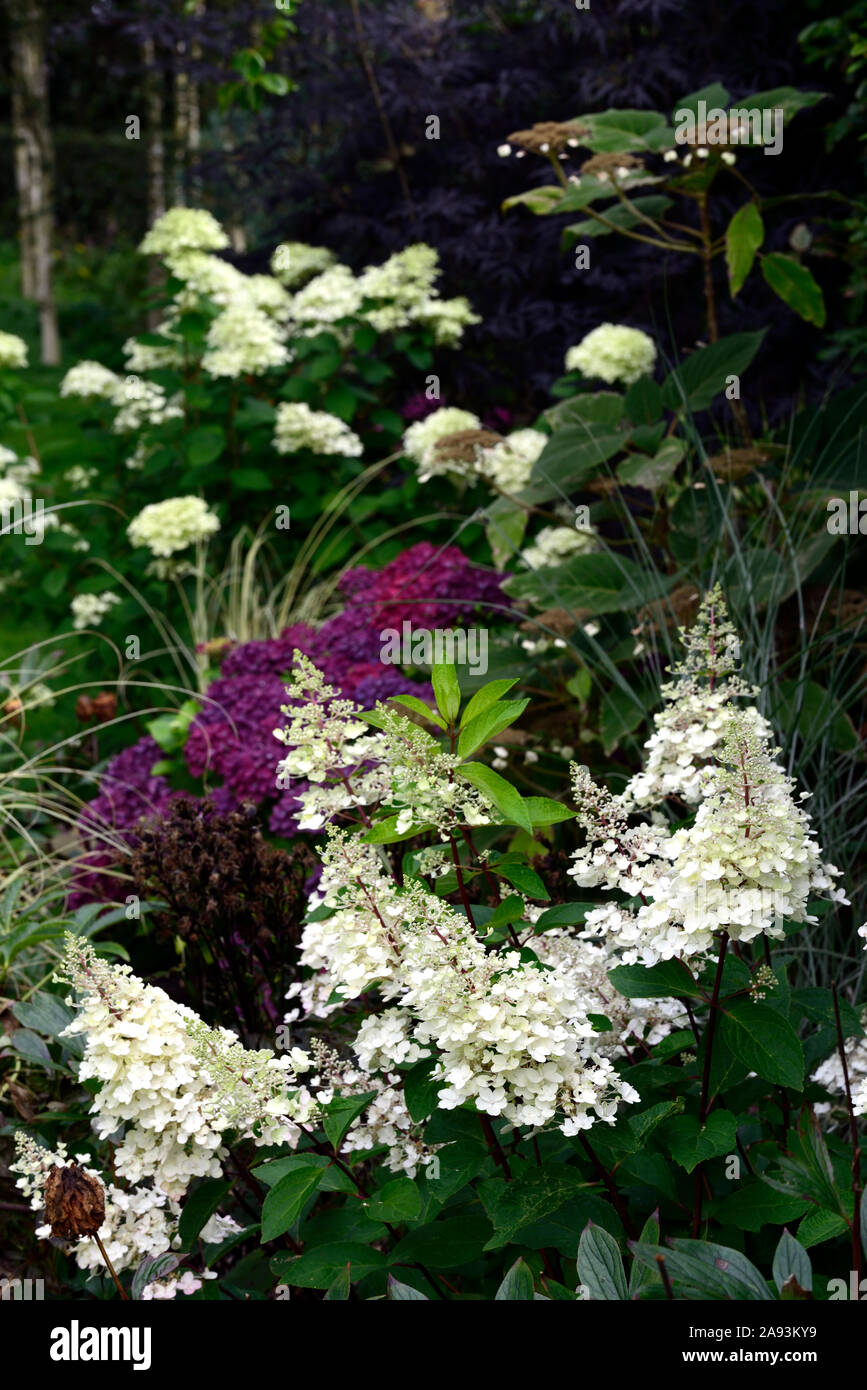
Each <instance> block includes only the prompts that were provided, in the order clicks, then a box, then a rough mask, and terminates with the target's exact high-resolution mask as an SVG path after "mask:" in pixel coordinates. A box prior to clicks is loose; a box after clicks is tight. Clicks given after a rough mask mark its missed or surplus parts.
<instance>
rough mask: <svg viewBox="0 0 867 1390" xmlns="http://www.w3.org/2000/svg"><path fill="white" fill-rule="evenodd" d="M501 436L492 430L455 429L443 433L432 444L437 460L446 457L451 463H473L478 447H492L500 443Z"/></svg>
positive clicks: (501, 440) (476, 456) (477, 454)
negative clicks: (453, 431)
mask: <svg viewBox="0 0 867 1390" xmlns="http://www.w3.org/2000/svg"><path fill="white" fill-rule="evenodd" d="M502 442H503V436H502V435H501V434H497V433H495V431H494V430H456V431H455V433H454V434H444V435H443V436H442V438H441V439H438V440H437V442H436V443H435V444H434V446H433V451H434V453H435V454H436V457H437V458H438V459H439V460H443V459H448V460H449V461H450V462H453V463H475V461H476V459H477V458H478V456H479V450H480V449H492V448H493V447H494V445H495V444H502Z"/></svg>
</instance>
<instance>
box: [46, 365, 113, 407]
mask: <svg viewBox="0 0 867 1390" xmlns="http://www.w3.org/2000/svg"><path fill="white" fill-rule="evenodd" d="M120 384H121V380H120V377H119V376H118V375H117V374H116V372H112V371H110V370H109V368H108V367H103V365H102V363H101V362H91V361H88V360H85V361H84V362H76V364H75V366H74V367H70V369H69V371H68V372H67V373H66V376H65V377H64V378H63V380H62V381H61V383H60V394H61V396H85V397H88V396H94V397H97V398H99V399H101V400H106V401H110V400H112V399H113V398H114V395H115V393H116V391H117V389H118V387H119V386H120Z"/></svg>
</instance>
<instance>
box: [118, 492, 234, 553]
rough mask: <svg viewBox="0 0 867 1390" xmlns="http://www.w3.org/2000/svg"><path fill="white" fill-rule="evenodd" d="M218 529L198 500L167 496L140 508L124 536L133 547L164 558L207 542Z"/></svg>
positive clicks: (206, 508) (200, 499) (208, 512)
mask: <svg viewBox="0 0 867 1390" xmlns="http://www.w3.org/2000/svg"><path fill="white" fill-rule="evenodd" d="M219 529H220V521H219V518H218V517H217V516H216V515H215V514H214V513H213V512H212V511H210V510H209V509H208V504H207V502H205V501H204V500H203V499H202V498H201V497H169V498H167V500H166V501H165V502H151V503H149V505H148V506H147V507H143V508H142V510H141V511H140V512H139V514H138V516H135V517H133V519H132V521H131V522H130V524H129V526H128V527H127V535H128V536H129V538H130V540H131V542H132V544H133V545H134V546H136V547H138V546H146V547H147V549H148V550H149V551H150V552H151V554H152V555H157V556H168V555H174V554H175V553H176V552H177V551H179V550H186V549H187V547H188V546H190V545H195V544H196V542H197V541H205V540H207V539H208V538H209V537H210V536H213V535H214V533H215V532H216V531H219Z"/></svg>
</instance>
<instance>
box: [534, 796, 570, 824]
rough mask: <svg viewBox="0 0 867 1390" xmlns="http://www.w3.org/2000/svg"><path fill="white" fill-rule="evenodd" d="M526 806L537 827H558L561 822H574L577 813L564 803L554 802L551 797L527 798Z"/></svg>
mask: <svg viewBox="0 0 867 1390" xmlns="http://www.w3.org/2000/svg"><path fill="white" fill-rule="evenodd" d="M524 806H525V807H526V809H527V812H528V814H529V816H530V820H531V821H532V823H533V828H534V829H535V827H536V826H537V825H558V824H559V823H560V821H564V820H574V818H575V816H576V815H577V811H572V810H570V809H569V807H568V806H564V805H563V803H562V801H554V800H553V798H552V797H550V796H525V797H524Z"/></svg>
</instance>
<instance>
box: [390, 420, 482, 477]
mask: <svg viewBox="0 0 867 1390" xmlns="http://www.w3.org/2000/svg"><path fill="white" fill-rule="evenodd" d="M481 427H482V422H481V420H480V419H479V417H478V415H473V414H472V412H471V411H469V410H461V409H460V408H459V407H458V406H454V405H442V406H440V408H439V409H438V410H434V411H432V412H431V414H430V415H426V416H425V418H424V419H423V420H416V421H415V423H414V424H412V425H410V427H409V429H408V430H407V432H406V434H405V435H404V436H403V452H404V453H405V454H406V456H407V458H409V459H412V461H413V463H416V464H418V466H419V469H420V472H419V477H420V479H421V481H422V482H425V481H426V480H427V479H428V478H429V477H432V476H433V474H432V472H431V468H432V467H435V461H434V446H435V444H436V443H437V441H438V440H440V439H445V437H446V435H449V434H458V433H459V432H460V431H461V430H478V429H481Z"/></svg>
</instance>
